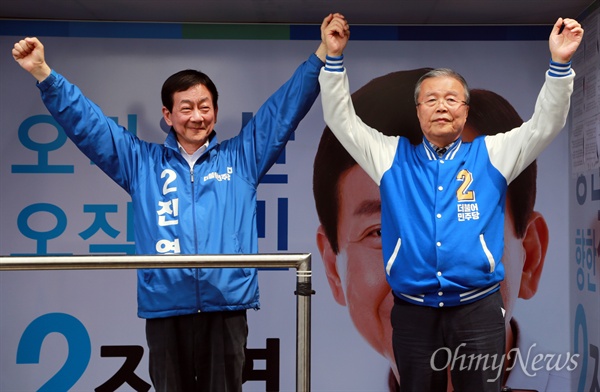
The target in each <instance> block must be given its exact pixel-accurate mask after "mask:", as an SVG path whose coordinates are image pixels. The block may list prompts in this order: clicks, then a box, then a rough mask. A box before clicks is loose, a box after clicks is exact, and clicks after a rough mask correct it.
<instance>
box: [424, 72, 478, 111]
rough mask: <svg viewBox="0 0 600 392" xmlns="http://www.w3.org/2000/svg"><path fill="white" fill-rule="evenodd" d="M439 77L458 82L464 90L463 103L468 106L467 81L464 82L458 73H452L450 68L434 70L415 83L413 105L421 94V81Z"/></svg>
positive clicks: (469, 97)
mask: <svg viewBox="0 0 600 392" xmlns="http://www.w3.org/2000/svg"><path fill="white" fill-rule="evenodd" d="M439 77H449V78H453V79H456V80H458V81H459V82H460V84H462V86H463V88H464V90H465V102H467V105H468V104H469V102H470V101H471V95H470V94H469V86H468V85H467V81H466V80H465V78H463V77H462V76H461V75H460V74H459V73H458V72H456V71H453V70H451V69H450V68H436V69H432V70H431V71H429V72H427V73H426V74H425V75H423V76H421V78H420V79H419V80H418V81H417V84H416V85H415V105H418V104H419V102H418V100H419V94H420V93H421V84H422V83H423V81H424V80H425V79H429V78H439Z"/></svg>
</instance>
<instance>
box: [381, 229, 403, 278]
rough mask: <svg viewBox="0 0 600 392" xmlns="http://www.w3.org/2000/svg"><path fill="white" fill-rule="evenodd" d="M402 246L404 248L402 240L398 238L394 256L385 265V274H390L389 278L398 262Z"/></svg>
mask: <svg viewBox="0 0 600 392" xmlns="http://www.w3.org/2000/svg"><path fill="white" fill-rule="evenodd" d="M401 246H402V238H398V241H397V242H396V246H395V247H394V251H393V252H392V255H391V256H390V258H389V259H388V261H387V262H386V263H385V272H386V273H387V274H388V276H389V275H390V272H391V271H392V266H393V265H394V262H395V261H396V257H398V252H399V251H400V247H401Z"/></svg>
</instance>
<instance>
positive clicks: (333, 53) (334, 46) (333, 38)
mask: <svg viewBox="0 0 600 392" xmlns="http://www.w3.org/2000/svg"><path fill="white" fill-rule="evenodd" d="M349 39H350V26H349V25H348V22H347V21H346V18H344V16H343V15H342V14H330V15H329V16H328V17H327V18H325V19H324V20H323V23H322V24H321V42H322V43H323V44H324V45H325V48H326V51H327V55H328V56H330V57H339V56H341V55H342V53H343V52H344V49H345V48H346V45H347V44H348V40H349Z"/></svg>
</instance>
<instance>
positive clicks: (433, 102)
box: [417, 97, 468, 109]
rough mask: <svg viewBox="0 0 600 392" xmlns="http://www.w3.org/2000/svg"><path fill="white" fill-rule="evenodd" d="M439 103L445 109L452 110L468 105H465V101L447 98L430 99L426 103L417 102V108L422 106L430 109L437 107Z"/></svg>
mask: <svg viewBox="0 0 600 392" xmlns="http://www.w3.org/2000/svg"><path fill="white" fill-rule="evenodd" d="M441 102H443V103H444V105H445V106H446V107H448V108H453V109H454V108H457V107H459V106H460V105H468V103H466V102H465V101H461V100H458V99H456V98H452V97H448V98H430V99H428V100H426V101H423V102H418V103H417V106H418V105H424V106H427V107H429V108H432V107H434V106H438V105H439V104H440V103H441Z"/></svg>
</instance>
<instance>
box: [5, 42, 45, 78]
mask: <svg viewBox="0 0 600 392" xmlns="http://www.w3.org/2000/svg"><path fill="white" fill-rule="evenodd" d="M12 56H13V58H14V59H15V61H16V62H17V63H19V65H20V66H21V68H23V69H24V70H25V71H27V72H29V73H30V74H31V75H33V77H34V78H36V79H37V81H38V82H41V81H43V80H44V79H46V78H47V77H48V76H49V75H50V72H51V69H50V67H49V66H48V64H46V59H45V57H44V45H42V43H41V42H40V40H38V39H37V38H35V37H26V38H23V39H22V40H20V41H19V42H17V43H16V44H15V46H14V47H13V50H12Z"/></svg>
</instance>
